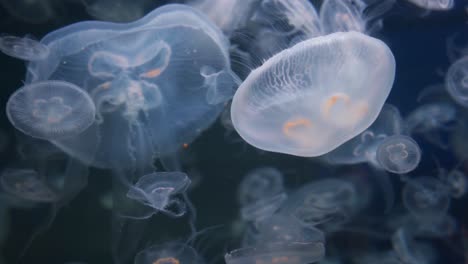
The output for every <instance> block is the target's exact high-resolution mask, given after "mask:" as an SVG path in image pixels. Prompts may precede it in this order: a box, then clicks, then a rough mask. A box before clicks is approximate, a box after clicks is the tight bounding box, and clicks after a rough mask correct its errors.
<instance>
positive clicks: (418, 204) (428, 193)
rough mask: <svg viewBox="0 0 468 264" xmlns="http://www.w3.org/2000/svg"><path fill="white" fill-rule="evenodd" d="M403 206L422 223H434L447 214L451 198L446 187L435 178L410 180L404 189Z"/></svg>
mask: <svg viewBox="0 0 468 264" xmlns="http://www.w3.org/2000/svg"><path fill="white" fill-rule="evenodd" d="M402 196H403V205H404V206H405V207H406V209H408V211H409V212H410V213H411V214H412V215H413V216H414V217H415V218H416V219H419V220H420V221H421V222H433V221H435V220H437V219H440V218H442V217H443V216H445V215H446V214H447V210H448V208H449V206H450V196H449V193H448V190H447V187H446V185H444V184H443V183H442V182H441V181H439V180H438V179H436V178H433V177H418V178H414V179H409V180H408V182H407V183H406V184H405V186H404V187H403V193H402Z"/></svg>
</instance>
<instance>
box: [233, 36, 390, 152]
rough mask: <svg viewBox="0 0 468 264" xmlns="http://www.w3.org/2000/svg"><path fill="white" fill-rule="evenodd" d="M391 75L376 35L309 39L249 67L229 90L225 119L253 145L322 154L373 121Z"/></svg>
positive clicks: (385, 51) (383, 47) (387, 51)
mask: <svg viewBox="0 0 468 264" xmlns="http://www.w3.org/2000/svg"><path fill="white" fill-rule="evenodd" d="M394 77H395V59H394V57H393V54H392V52H391V51H390V49H389V48H388V46H387V45H385V43H383V42H382V41H380V40H378V39H375V38H372V37H369V36H366V35H364V34H361V33H358V32H340V33H334V34H330V35H327V36H323V37H317V38H312V39H309V40H306V41H303V42H300V43H298V44H296V45H295V46H293V47H291V48H289V49H286V50H283V51H282V52H280V53H278V54H276V55H275V56H273V57H272V58H270V59H269V60H267V61H266V62H265V63H264V64H263V65H262V66H260V67H259V68H257V69H255V70H254V71H252V72H251V74H250V75H249V76H248V77H247V79H246V80H245V81H244V82H243V83H242V84H241V86H240V87H239V89H238V90H237V92H236V94H235V95H234V99H233V102H232V106H231V117H232V121H233V124H234V127H235V129H236V130H237V132H238V133H239V135H240V136H241V137H242V138H243V139H244V140H245V141H247V142H248V143H250V144H251V145H253V146H255V147H257V148H260V149H263V150H268V151H273V152H280V153H286V154H291V155H296V156H304V157H314V156H319V155H323V154H325V153H328V152H329V151H331V150H333V149H335V148H336V147H338V146H340V145H341V144H343V143H344V142H346V141H348V140H349V139H351V138H353V137H355V136H356V135H358V134H359V133H361V132H363V131H364V130H365V129H366V128H368V127H369V126H370V125H371V124H372V122H374V120H375V119H376V118H377V116H378V114H379V112H380V110H381V108H382V106H383V104H384V102H385V100H386V98H387V96H388V94H389V93H390V90H391V88H392V85H393V81H394Z"/></svg>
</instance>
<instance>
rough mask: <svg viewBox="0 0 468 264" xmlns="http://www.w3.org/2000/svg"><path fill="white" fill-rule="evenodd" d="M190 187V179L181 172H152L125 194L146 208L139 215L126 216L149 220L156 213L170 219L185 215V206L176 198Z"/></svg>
mask: <svg viewBox="0 0 468 264" xmlns="http://www.w3.org/2000/svg"><path fill="white" fill-rule="evenodd" d="M189 185H190V179H189V178H188V176H187V175H186V174H185V173H182V172H154V173H151V174H147V175H144V176H143V177H141V178H140V179H139V180H138V181H137V183H136V184H135V185H134V186H131V187H130V189H129V191H128V192H127V197H128V198H130V199H132V200H135V201H138V202H140V203H142V204H143V205H145V206H146V207H147V210H143V211H142V212H140V213H139V214H140V215H131V214H130V215H128V217H133V218H141V219H145V218H149V217H151V216H152V215H153V214H156V213H157V212H162V213H164V214H166V215H168V216H171V217H180V216H182V215H184V214H185V211H186V205H185V203H184V201H183V200H181V199H179V198H177V197H176V196H177V195H178V194H183V193H184V192H185V191H186V190H187V188H188V186H189Z"/></svg>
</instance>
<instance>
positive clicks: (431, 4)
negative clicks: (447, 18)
mask: <svg viewBox="0 0 468 264" xmlns="http://www.w3.org/2000/svg"><path fill="white" fill-rule="evenodd" d="M407 1H408V2H410V3H412V4H414V5H416V6H419V7H421V8H424V9H428V10H435V11H444V10H449V9H452V8H453V6H454V5H455V2H454V0H407Z"/></svg>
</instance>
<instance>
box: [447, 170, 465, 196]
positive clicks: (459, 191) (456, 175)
mask: <svg viewBox="0 0 468 264" xmlns="http://www.w3.org/2000/svg"><path fill="white" fill-rule="evenodd" d="M467 180H468V179H467V177H466V175H465V173H463V172H462V171H460V170H457V169H456V170H453V171H451V172H449V173H448V174H447V176H446V179H445V181H446V184H447V185H448V188H449V192H450V195H451V196H452V197H453V198H455V199H459V198H461V197H463V196H464V195H465V194H466V192H467V190H468V184H467Z"/></svg>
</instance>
